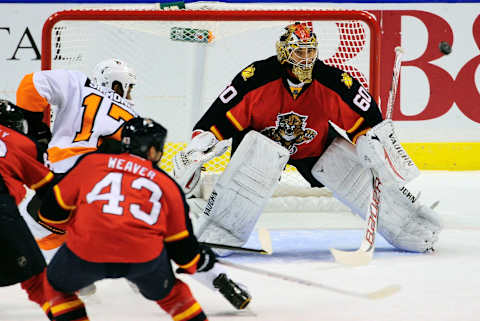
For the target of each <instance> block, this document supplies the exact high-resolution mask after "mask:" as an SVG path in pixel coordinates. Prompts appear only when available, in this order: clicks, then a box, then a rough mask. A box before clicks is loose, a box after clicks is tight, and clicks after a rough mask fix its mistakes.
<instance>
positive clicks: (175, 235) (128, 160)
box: [40, 152, 200, 273]
mask: <svg viewBox="0 0 480 321" xmlns="http://www.w3.org/2000/svg"><path fill="white" fill-rule="evenodd" d="M40 218H41V219H42V220H43V221H44V222H45V223H47V224H49V225H53V226H56V227H58V228H62V229H66V231H67V233H66V245H67V246H68V248H69V249H70V250H72V251H73V252H74V253H75V254H76V255H78V256H79V257H80V258H82V259H84V260H86V261H90V262H130V263H139V262H147V261H150V260H152V259H154V258H156V257H157V256H158V255H159V254H160V253H161V251H162V249H163V248H164V242H165V244H167V245H166V246H167V247H168V254H169V257H170V258H171V259H173V260H174V261H175V262H176V263H177V264H178V265H179V266H181V267H183V268H185V269H186V270H188V271H189V272H190V273H193V272H195V269H196V264H197V262H198V260H199V258H200V255H199V246H198V243H197V240H196V238H195V236H194V235H193V232H192V226H191V222H190V219H189V217H188V205H187V203H186V202H185V197H184V195H183V193H182V191H181V189H180V187H179V186H178V185H177V184H176V182H175V181H174V180H173V179H172V178H171V177H170V176H169V175H168V174H166V173H165V172H164V171H162V170H161V169H159V168H158V167H156V166H154V165H153V164H152V162H151V161H149V160H146V159H143V158H141V157H138V156H135V155H132V154H128V153H123V154H105V153H99V152H97V153H91V154H88V155H85V156H84V157H83V158H81V159H80V160H79V161H78V163H77V164H76V165H75V167H73V168H72V169H71V170H70V171H69V172H68V173H67V174H66V175H65V176H64V177H63V178H62V179H61V180H60V181H59V183H58V184H57V185H55V186H54V187H53V189H52V190H51V191H49V192H47V194H46V197H45V198H44V200H43V203H42V207H41V209H40Z"/></svg>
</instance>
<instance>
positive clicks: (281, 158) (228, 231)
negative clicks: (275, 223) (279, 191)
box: [195, 131, 290, 254]
mask: <svg viewBox="0 0 480 321" xmlns="http://www.w3.org/2000/svg"><path fill="white" fill-rule="evenodd" d="M289 157H290V153H289V152H288V150H287V149H285V148H284V147H282V146H280V145H279V144H277V143H275V142H273V141H272V140H270V139H269V138H267V137H265V136H263V135H261V134H259V133H258V132H255V131H250V132H249V133H248V134H247V135H246V136H245V137H244V138H243V140H242V142H241V143H240V145H239V147H238V149H237V150H236V152H235V153H234V155H233V157H232V159H231V160H230V162H229V164H228V166H227V167H226V169H225V171H224V172H223V173H222V175H221V176H220V178H219V179H218V181H217V182H216V184H215V186H214V188H213V191H212V193H211V195H210V198H209V199H208V201H207V204H206V207H205V209H204V211H203V214H202V215H200V217H199V219H198V222H197V224H196V226H195V234H196V236H197V238H198V239H199V241H201V242H210V243H222V244H228V245H234V246H242V245H243V244H245V242H246V241H247V240H248V238H249V236H250V234H251V233H252V231H253V229H254V227H255V224H256V222H257V220H258V218H259V217H260V214H261V213H262V211H263V209H264V208H265V206H266V205H267V202H268V200H269V199H270V197H271V196H272V194H273V192H274V190H275V187H276V186H277V184H278V181H279V178H280V176H281V173H282V171H283V169H284V167H285V165H286V164H287V161H288V159H289ZM218 252H220V251H218ZM222 253H224V252H222ZM224 254H225V253H224Z"/></svg>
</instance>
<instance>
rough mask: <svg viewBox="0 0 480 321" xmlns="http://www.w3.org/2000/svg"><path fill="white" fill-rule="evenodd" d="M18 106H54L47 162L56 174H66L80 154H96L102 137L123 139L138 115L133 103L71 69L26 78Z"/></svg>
mask: <svg viewBox="0 0 480 321" xmlns="http://www.w3.org/2000/svg"><path fill="white" fill-rule="evenodd" d="M17 105H18V106H19V107H21V108H23V109H25V110H28V111H31V112H45V111H46V110H47V108H48V106H49V105H54V106H55V108H56V116H55V120H54V124H53V130H52V134H53V137H52V139H51V141H50V143H49V145H48V150H47V154H48V159H47V160H46V163H47V164H48V166H49V167H50V168H51V169H52V170H53V171H54V172H55V173H64V172H66V171H67V170H68V169H70V168H71V167H72V166H73V165H74V164H75V162H76V160H77V159H78V157H79V156H80V155H82V154H85V153H88V152H91V151H95V150H96V149H97V147H98V145H99V144H100V143H101V139H102V137H111V138H115V139H117V140H120V128H121V126H122V125H123V123H124V122H125V121H128V120H130V119H131V118H133V117H135V116H137V113H136V112H135V111H134V109H133V103H132V102H130V101H128V100H126V99H124V98H122V97H120V96H119V95H118V94H116V93H115V92H114V91H113V90H110V89H108V88H105V87H102V86H99V85H97V84H96V83H94V82H92V81H90V79H89V78H88V77H87V76H86V75H85V74H83V73H81V72H78V71H70V70H49V71H40V72H35V73H32V74H28V75H26V76H25V77H24V78H23V79H22V81H21V83H20V85H19V88H18V90H17Z"/></svg>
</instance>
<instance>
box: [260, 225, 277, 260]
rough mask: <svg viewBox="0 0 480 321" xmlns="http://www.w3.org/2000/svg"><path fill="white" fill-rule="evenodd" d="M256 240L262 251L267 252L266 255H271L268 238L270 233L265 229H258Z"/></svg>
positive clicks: (269, 239)
mask: <svg viewBox="0 0 480 321" xmlns="http://www.w3.org/2000/svg"><path fill="white" fill-rule="evenodd" d="M258 239H259V241H260V245H261V246H262V249H263V250H264V251H265V252H267V254H268V255H272V253H273V249H272V239H271V238H270V233H269V232H268V230H267V229H266V228H260V229H258Z"/></svg>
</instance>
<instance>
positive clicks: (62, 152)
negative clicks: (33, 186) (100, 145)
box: [47, 147, 97, 163]
mask: <svg viewBox="0 0 480 321" xmlns="http://www.w3.org/2000/svg"><path fill="white" fill-rule="evenodd" d="M96 150H97V148H96V147H69V148H59V147H52V148H49V149H48V150H47V153H48V160H49V161H50V162H52V163H56V162H59V161H62V160H64V159H67V158H70V157H73V156H77V155H82V154H86V153H90V152H94V151H96Z"/></svg>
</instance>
